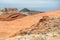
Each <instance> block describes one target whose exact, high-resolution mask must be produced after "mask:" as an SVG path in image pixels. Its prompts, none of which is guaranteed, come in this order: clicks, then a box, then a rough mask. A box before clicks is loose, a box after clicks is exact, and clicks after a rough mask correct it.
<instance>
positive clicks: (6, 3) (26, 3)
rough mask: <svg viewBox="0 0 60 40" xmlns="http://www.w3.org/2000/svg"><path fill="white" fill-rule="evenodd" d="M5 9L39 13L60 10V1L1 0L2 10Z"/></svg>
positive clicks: (0, 6)
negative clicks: (36, 11) (27, 10)
mask: <svg viewBox="0 0 60 40" xmlns="http://www.w3.org/2000/svg"><path fill="white" fill-rule="evenodd" d="M5 7H11V8H18V9H23V8H28V9H30V10H38V11H52V10H60V0H0V8H5Z"/></svg>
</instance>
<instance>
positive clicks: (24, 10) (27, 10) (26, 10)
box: [20, 8, 30, 12]
mask: <svg viewBox="0 0 60 40" xmlns="http://www.w3.org/2000/svg"><path fill="white" fill-rule="evenodd" d="M20 12H30V10H29V9H27V8H24V9H22V10H20Z"/></svg>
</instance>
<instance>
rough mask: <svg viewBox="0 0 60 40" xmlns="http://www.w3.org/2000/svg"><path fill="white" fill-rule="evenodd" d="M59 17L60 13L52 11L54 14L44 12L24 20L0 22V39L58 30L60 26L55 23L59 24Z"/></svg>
mask: <svg viewBox="0 0 60 40" xmlns="http://www.w3.org/2000/svg"><path fill="white" fill-rule="evenodd" d="M56 17H57V18H58V19H57V18H56ZM59 17H60V11H54V12H46V13H42V14H37V15H32V16H27V17H25V18H22V19H17V20H14V21H0V38H1V37H4V38H6V37H13V36H17V35H24V34H30V33H31V34H34V33H37V34H38V32H39V33H43V32H48V31H52V30H55V29H59V28H60V25H58V24H57V23H59V24H60V22H59V21H60V20H59ZM52 18H54V19H55V22H54V20H51V19H52ZM50 20H51V21H50ZM56 20H57V21H56ZM45 23H46V25H45ZM54 23H55V24H56V25H57V26H54V25H55V24H54ZM51 25H52V26H51ZM36 31H37V32H36Z"/></svg>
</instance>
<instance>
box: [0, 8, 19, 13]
mask: <svg viewBox="0 0 60 40" xmlns="http://www.w3.org/2000/svg"><path fill="white" fill-rule="evenodd" d="M12 12H13V13H19V10H18V9H17V8H3V9H0V13H1V14H4V13H12Z"/></svg>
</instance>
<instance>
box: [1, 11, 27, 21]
mask: <svg viewBox="0 0 60 40" xmlns="http://www.w3.org/2000/svg"><path fill="white" fill-rule="evenodd" d="M25 16H27V15H25V14H21V13H13V12H12V13H5V14H2V15H0V21H12V20H15V19H20V18H23V17H25Z"/></svg>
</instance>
